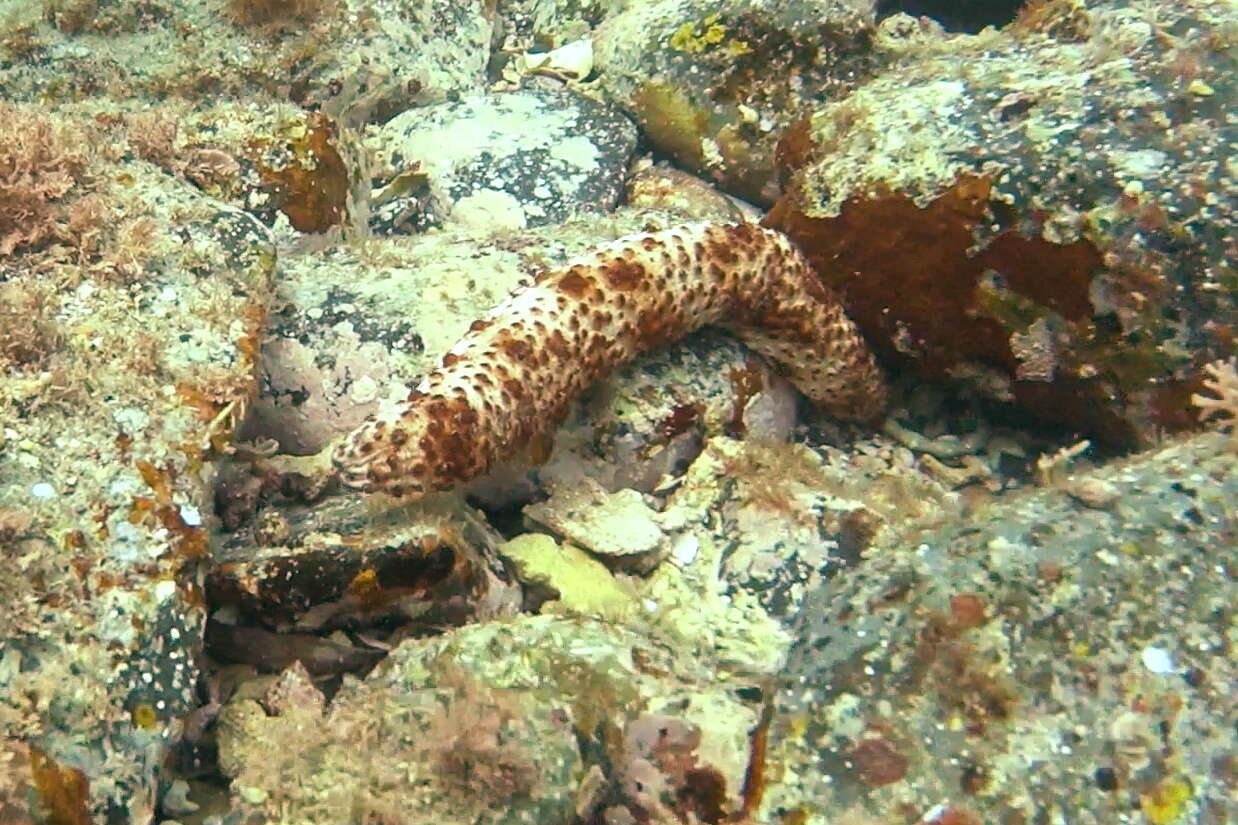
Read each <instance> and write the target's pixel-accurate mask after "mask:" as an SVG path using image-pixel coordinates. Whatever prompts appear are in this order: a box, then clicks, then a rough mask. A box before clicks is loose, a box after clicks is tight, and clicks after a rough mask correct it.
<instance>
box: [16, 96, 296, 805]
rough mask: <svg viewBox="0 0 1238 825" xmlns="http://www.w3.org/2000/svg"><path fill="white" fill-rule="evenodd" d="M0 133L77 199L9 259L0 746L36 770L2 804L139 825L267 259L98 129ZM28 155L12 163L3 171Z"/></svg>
mask: <svg viewBox="0 0 1238 825" xmlns="http://www.w3.org/2000/svg"><path fill="white" fill-rule="evenodd" d="M47 119H51V120H53V121H56V122H57V123H58V125H54V126H53V127H52V128H49V129H45V126H46V124H45V123H43V121H44V120H47ZM41 124H42V125H41ZM4 128H7V129H10V130H15V131H17V132H20V133H22V134H23V135H25V136H26V138H27V139H34V140H40V141H44V143H42V144H41V145H40V146H39V147H38V148H39V150H40V151H42V152H45V153H46V157H44V158H43V159H42V160H39V161H37V162H36V163H35V168H36V169H39V168H42V169H43V170H45V171H44V173H43V175H44V176H43V177H41V178H40V177H38V176H37V175H36V176H35V177H34V182H35V183H36V184H38V185H43V186H54V185H55V184H56V181H57V180H60V181H61V182H62V183H64V182H66V181H67V186H65V187H64V188H63V189H62V190H61V193H60V195H54V196H52V197H49V198H48V199H46V200H45V201H44V203H43V206H44V210H43V211H41V212H38V213H31V214H32V215H33V217H34V218H35V219H36V220H40V221H43V222H44V223H45V224H46V227H45V228H46V229H47V232H46V233H43V234H42V235H40V233H36V232H29V233H23V234H22V237H23V239H24V240H23V244H22V245H21V247H20V248H17V249H14V250H10V251H9V252H6V253H5V254H4V255H3V256H2V257H0V273H2V274H0V287H2V288H3V289H2V292H3V299H0V300H3V301H4V311H3V312H4V317H3V324H2V325H0V344H3V346H0V350H2V351H0V433H2V435H0V740H4V739H9V738H16V739H20V740H22V741H23V742H24V743H26V746H28V747H26V748H25V749H26V750H28V755H29V759H28V760H27V761H25V762H24V763H22V764H24V767H23V766H22V764H17V763H12V764H6V766H5V767H4V769H3V770H0V799H6V800H8V799H14V800H18V799H20V800H30V802H29V804H31V805H35V806H36V807H35V808H33V809H32V810H38V807H37V805H38V804H39V802H38V801H37V800H41V801H42V804H44V805H46V806H50V809H51V810H52V811H53V818H55V819H56V820H57V821H65V822H86V821H90V820H89V819H88V817H90V816H94V817H97V821H105V820H107V819H111V820H114V821H130V822H146V821H149V820H150V817H151V816H152V815H153V811H154V806H155V793H156V787H157V779H158V776H159V772H160V771H161V769H162V768H161V764H162V761H161V754H162V753H163V752H164V749H165V748H166V747H167V746H168V744H169V742H170V741H171V740H172V739H173V738H174V737H175V736H176V734H177V732H178V730H179V725H180V722H179V717H181V716H182V715H183V714H185V713H186V712H187V711H188V710H189V709H190V708H191V707H193V706H194V705H195V703H196V700H197V697H196V694H195V688H196V683H197V679H198V674H199V650H200V645H201V634H202V624H203V620H204V618H205V609H204V603H203V596H202V588H201V578H200V577H201V567H202V565H203V564H204V561H205V559H206V558H207V556H208V535H207V531H208V529H209V526H210V525H209V520H210V515H211V512H212V507H213V504H212V495H211V484H212V480H213V477H214V469H213V464H212V459H213V458H214V456H215V455H216V451H217V450H219V449H221V448H222V447H223V446H224V445H226V444H227V443H228V441H229V439H230V437H231V434H232V431H233V429H234V427H235V426H236V423H237V421H238V420H239V418H240V417H241V414H242V412H243V410H244V407H245V404H246V403H247V401H248V399H249V398H251V397H252V395H253V393H254V391H255V389H256V385H255V380H254V372H255V368H256V363H255V359H256V357H257V354H258V344H257V341H258V334H259V330H260V328H261V326H262V324H263V322H264V318H265V314H266V308H267V303H268V299H269V295H270V287H271V272H272V269H273V267H274V262H275V256H274V253H273V249H272V246H271V244H270V242H269V240H268V237H267V233H266V232H265V231H264V229H263V228H262V226H261V225H260V224H258V223H257V222H256V221H255V220H254V219H253V218H251V217H249V216H247V215H245V214H244V213H242V212H239V211H238V210H235V209H232V208H230V207H227V206H225V205H223V204H221V203H219V202H218V201H215V200H212V199H211V198H209V197H206V196H204V195H203V194H202V193H201V192H199V191H197V190H196V189H194V188H193V187H191V186H189V185H187V184H186V183H185V182H184V181H180V180H177V179H174V178H172V177H170V176H168V175H165V174H163V173H162V172H160V171H158V170H157V169H155V168H154V167H153V166H151V165H149V164H146V163H143V162H140V161H120V160H119V159H120V158H122V157H123V155H124V152H125V151H126V149H127V147H126V145H125V143H124V142H123V140H124V139H123V136H120V135H116V134H106V133H104V132H102V131H101V130H99V129H98V128H97V121H95V119H94V118H92V117H89V116H86V115H78V114H74V113H72V112H61V113H55V114H49V113H46V112H44V111H42V110H40V109H38V108H37V107H33V106H20V107H14V108H12V109H10V110H9V111H7V112H6V121H5V124H4ZM64 128H71V129H72V130H73V131H72V133H74V134H77V135H79V142H77V143H75V144H73V145H72V146H71V147H69V148H67V149H66V148H65V147H61V146H59V144H58V143H56V141H55V140H54V139H49V135H54V134H57V133H61V130H62V129H64ZM30 151H31V149H30V147H29V146H28V145H24V144H23V143H22V142H21V141H17V140H11V139H10V138H9V137H7V136H6V137H5V138H4V141H3V148H2V149H0V152H4V153H5V155H6V164H7V163H8V162H9V161H11V160H12V159H13V158H14V157H15V156H16V157H20V158H23V159H19V160H18V161H17V162H16V163H15V164H13V165H11V166H8V168H10V169H12V168H17V169H21V168H23V167H22V163H23V162H27V161H30V158H31V155H30V154H29V152H30ZM61 151H67V152H69V155H70V156H71V157H73V158H75V160H74V161H73V162H71V163H68V164H67V165H66V166H65V167H64V168H63V169H61V170H58V171H56V172H55V173H54V174H53V172H52V171H50V170H51V168H52V167H51V166H50V165H43V166H40V164H45V163H50V160H49V159H48V158H50V157H56V156H57V154H58V153H59V152H61ZM23 152H26V153H27V154H25V155H23V154H22V153H23ZM61 175H63V177H57V176H61ZM18 177H20V175H18ZM17 188H18V187H16V186H15V184H14V180H13V178H7V179H6V181H5V183H4V184H3V186H0V200H7V199H8V198H11V197H13V195H14V193H15V191H16V190H17ZM53 194H54V193H53ZM62 196H63V201H62V200H60V198H61V197H62ZM11 227H12V225H11V224H10V225H8V228H10V229H11ZM12 307H24V308H25V309H24V310H23V312H22V313H21V315H20V316H19V315H16V314H9V313H8V312H7V310H9V309H10V308H12ZM14 333H20V336H21V338H22V346H13V344H14V343H15V338H14ZM23 783H34V784H37V785H38V787H39V788H40V789H41V790H40V791H39V793H38V795H32V796H26V795H25V794H23V793H21V790H20V788H21V786H22V784H23ZM19 794H21V795H19ZM16 821H26V820H24V819H21V818H20V817H19V818H18V819H17V820H16Z"/></svg>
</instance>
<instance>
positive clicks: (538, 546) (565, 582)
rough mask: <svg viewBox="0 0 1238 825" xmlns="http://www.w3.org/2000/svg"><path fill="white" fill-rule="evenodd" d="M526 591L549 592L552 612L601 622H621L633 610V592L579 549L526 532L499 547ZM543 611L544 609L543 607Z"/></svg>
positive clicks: (545, 608)
mask: <svg viewBox="0 0 1238 825" xmlns="http://www.w3.org/2000/svg"><path fill="white" fill-rule="evenodd" d="M499 553H500V554H501V555H502V556H503V558H505V559H508V560H509V561H510V562H511V563H512V565H513V566H514V567H515V568H516V575H517V576H518V577H519V578H520V581H521V582H522V583H523V584H524V585H525V586H526V587H529V588H534V589H540V590H548V591H549V592H550V594H551V597H552V598H554V599H555V600H556V603H555V605H554V608H555V610H556V611H557V610H563V611H566V612H567V613H570V614H578V615H582V616H594V617H597V618H602V619H622V618H623V617H624V616H625V615H627V614H628V613H631V612H633V611H634V610H635V598H634V591H633V589H632V588H631V587H624V586H623V585H621V584H620V583H619V582H618V581H616V579H615V576H614V574H612V573H611V572H610V570H608V569H607V568H606V566H605V565H604V564H602V563H601V562H600V561H598V560H597V559H595V558H593V557H592V556H590V555H589V554H588V553H586V552H585V551H583V550H581V549H580V548H578V547H573V546H572V545H570V544H560V543H559V542H557V541H555V540H554V539H553V538H552V537H550V536H547V535H545V534H542V533H525V534H523V535H519V536H517V537H516V538H514V539H512V540H511V541H508V542H504V543H503V544H502V545H500V546H499ZM542 610H547V607H546V606H542Z"/></svg>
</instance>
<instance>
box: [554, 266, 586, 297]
mask: <svg viewBox="0 0 1238 825" xmlns="http://www.w3.org/2000/svg"><path fill="white" fill-rule="evenodd" d="M589 286H590V282H589V279H588V278H586V277H585V276H583V275H581V274H580V273H579V272H578V271H577V270H576V268H575V267H573V268H572V269H569V270H568V272H567V274H566V275H564V276H563V277H562V278H560V279H559V291H560V292H563V293H565V294H567V295H571V296H572V297H573V298H579V297H581V296H582V295H584V294H585V291H586V290H588V289H589Z"/></svg>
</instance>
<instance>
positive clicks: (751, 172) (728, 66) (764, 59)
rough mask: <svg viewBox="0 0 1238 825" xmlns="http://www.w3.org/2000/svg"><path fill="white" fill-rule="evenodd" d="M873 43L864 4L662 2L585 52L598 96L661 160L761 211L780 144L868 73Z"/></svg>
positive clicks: (634, 12) (633, 13)
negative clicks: (811, 108)
mask: <svg viewBox="0 0 1238 825" xmlns="http://www.w3.org/2000/svg"><path fill="white" fill-rule="evenodd" d="M871 37H872V12H871V8H867V4H864V3H846V2H842V1H841V0H775V2H761V3H758V2H752V0H725V2H716V0H693V2H683V0H663V1H662V2H638V3H632V4H631V5H629V6H628V7H627V8H626V9H625V10H624V11H623V12H622V13H619V14H616V15H614V16H611V17H609V18H607V19H606V20H605V21H604V22H603V23H602V24H601V25H599V26H598V28H597V30H596V32H595V34H594V48H595V56H596V66H597V72H598V79H599V82H600V84H601V86H602V88H604V89H605V90H606V92H607V94H608V95H609V96H610V97H611V99H613V100H614V101H616V102H617V103H618V104H619V105H621V106H623V107H624V108H625V109H626V110H627V111H629V112H630V113H631V115H632V117H633V118H635V120H636V122H637V124H638V125H639V126H640V127H641V128H642V129H643V130H644V132H645V134H646V136H647V137H648V139H649V140H650V141H651V142H652V143H653V144H654V145H655V146H656V147H658V149H659V150H660V151H661V152H664V153H665V154H667V155H669V156H670V157H672V158H674V160H675V161H676V162H677V163H678V164H679V165H681V166H682V167H684V168H686V169H689V170H691V171H695V172H697V173H699V174H701V175H703V176H705V177H708V178H710V179H711V180H714V181H717V182H718V183H719V184H720V185H721V186H722V188H723V189H725V190H726V191H727V192H730V193H731V194H734V195H738V196H740V197H743V198H746V199H748V200H752V201H754V202H757V203H769V202H771V201H772V200H773V199H774V198H775V197H776V196H777V193H778V187H777V181H776V179H775V175H774V144H775V142H776V140H777V137H778V134H779V133H780V132H781V130H782V129H784V128H786V127H787V126H788V125H789V124H791V123H792V122H794V121H795V120H796V119H798V118H799V117H801V116H802V114H801V113H802V111H803V109H804V108H805V107H806V106H808V105H810V104H811V102H812V101H814V100H820V99H822V98H825V99H830V98H834V97H838V96H841V95H842V94H844V93H845V92H846V91H847V90H849V89H850V88H851V87H852V86H853V85H854V84H855V83H856V81H857V80H859V79H860V78H861V77H863V76H865V75H866V74H867V73H868V71H869V70H870V69H871V68H872V64H871V61H870V57H869V43H870V40H871Z"/></svg>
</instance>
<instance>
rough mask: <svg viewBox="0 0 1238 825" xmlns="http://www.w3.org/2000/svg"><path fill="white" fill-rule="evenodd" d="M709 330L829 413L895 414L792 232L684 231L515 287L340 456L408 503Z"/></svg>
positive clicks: (479, 469)
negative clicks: (608, 381)
mask: <svg viewBox="0 0 1238 825" xmlns="http://www.w3.org/2000/svg"><path fill="white" fill-rule="evenodd" d="M706 324H713V325H715V326H720V327H723V328H724V329H728V330H730V331H731V332H733V333H734V334H735V335H737V336H738V337H739V338H741V339H742V340H743V341H744V342H745V343H746V344H747V345H748V346H750V347H751V348H752V349H754V350H756V351H757V352H759V353H761V354H763V355H765V356H766V357H768V358H770V359H771V360H772V361H774V362H775V363H776V364H777V365H778V367H779V369H780V371H781V372H782V373H783V375H785V376H786V377H787V378H788V379H789V380H790V381H791V382H792V383H794V384H795V386H796V387H798V388H799V389H800V391H802V392H803V393H804V394H805V395H806V396H808V398H810V399H811V400H812V401H813V402H814V403H816V404H817V406H819V407H821V408H822V409H823V410H825V411H826V412H829V413H831V414H833V415H836V416H838V417H840V418H848V419H854V420H859V421H871V420H873V419H874V418H876V417H877V416H879V415H880V413H881V411H882V409H883V407H884V404H885V384H884V382H883V380H882V377H881V374H880V372H879V371H878V369H877V367H876V365H875V364H874V362H873V358H872V355H871V354H870V353H869V351H868V349H867V347H866V346H865V345H864V342H863V340H862V339H861V338H860V335H859V333H858V332H857V331H856V328H855V327H854V326H853V325H852V323H851V322H850V321H849V320H848V319H847V318H846V316H845V315H844V314H843V309H842V305H841V304H840V303H839V302H838V300H837V298H836V297H835V296H834V294H833V293H832V292H830V291H829V290H828V289H827V288H826V287H824V286H822V285H821V283H820V282H819V281H818V280H817V279H816V277H815V276H814V275H813V273H812V272H811V271H810V270H809V268H808V264H807V263H806V262H805V261H804V258H803V256H801V255H800V253H799V252H798V251H797V250H796V249H795V247H794V246H793V245H792V244H791V242H790V241H789V240H787V238H786V237H785V236H783V235H782V234H780V233H778V232H774V231H771V230H768V229H762V228H760V227H758V226H756V225H754V224H688V225H684V226H678V227H674V228H671V229H666V230H663V231H660V232H652V233H645V234H639V235H630V236H627V237H624V238H619V239H618V240H615V241H612V242H610V243H606V244H603V245H601V246H598V247H596V248H594V249H592V250H590V251H589V252H587V253H586V254H584V255H582V256H580V257H577V258H575V259H573V260H571V261H569V262H568V263H567V264H566V265H565V266H564V267H563V268H561V269H558V270H555V271H551V272H545V273H542V274H541V275H540V276H538V278H537V279H536V280H535V281H534V282H533V283H532V284H530V285H529V286H526V287H522V288H520V289H518V290H516V291H515V292H513V293H512V294H511V295H509V296H508V297H507V298H506V299H505V300H504V301H503V302H502V303H500V304H499V305H498V306H497V307H495V308H494V309H493V310H492V311H491V312H490V314H489V315H488V316H487V317H486V318H485V319H483V320H479V321H474V322H473V325H472V326H471V327H470V328H469V331H468V333H467V334H466V335H465V336H464V337H463V338H462V339H461V340H460V341H459V342H458V343H457V344H456V345H455V346H454V347H452V349H451V351H450V352H448V353H447V354H446V355H444V356H443V361H442V365H441V366H440V367H439V368H438V369H436V370H434V372H432V373H430V374H429V375H428V376H427V377H426V378H425V379H424V380H423V381H422V382H421V383H420V384H419V385H418V386H417V387H416V389H414V390H413V391H412V392H411V393H410V394H409V396H408V398H407V400H405V401H404V402H403V403H402V404H400V405H399V406H398V408H397V409H396V410H395V412H394V414H393V415H389V416H385V417H382V418H375V417H371V418H370V419H368V420H367V421H366V422H365V423H363V424H362V425H361V426H360V427H358V428H357V429H356V430H354V431H353V432H352V433H351V434H349V435H348V437H347V438H346V439H345V440H344V441H343V442H342V443H341V444H340V446H339V447H338V448H336V450H335V452H334V454H333V456H332V460H333V462H334V464H335V467H336V469H337V470H338V472H339V474H340V477H341V479H342V480H343V481H344V483H345V484H347V485H349V486H351V487H357V488H361V489H365V490H381V491H383V492H385V493H388V494H390V495H393V496H397V497H406V498H414V497H417V496H420V495H423V494H424V493H427V492H430V491H432V490H442V489H447V488H449V487H453V486H455V485H457V484H459V483H461V482H463V481H467V480H469V479H471V478H473V477H474V476H477V475H480V474H482V473H484V472H486V471H487V470H488V469H489V468H490V467H491V466H492V465H493V464H494V463H495V462H497V461H499V460H501V459H504V458H507V457H509V456H511V455H512V454H513V453H515V452H516V451H517V450H518V449H519V448H520V447H522V446H523V445H525V444H527V443H528V442H529V441H530V439H532V438H534V437H535V436H538V435H541V434H544V433H547V432H548V431H550V430H551V429H553V428H555V427H557V426H558V424H559V422H560V421H561V419H562V417H563V415H564V414H565V413H566V411H567V408H568V405H569V404H570V403H571V401H572V399H573V398H575V397H576V395H577V394H578V393H580V391H581V390H583V389H584V388H585V387H587V386H589V385H590V384H591V383H593V382H594V381H595V380H597V379H598V378H599V377H600V376H602V375H604V374H606V373H607V372H609V371H610V370H612V369H614V368H615V367H616V366H618V365H619V364H622V363H624V362H627V361H630V360H632V359H633V358H634V357H636V356H637V355H639V354H641V353H645V352H649V351H650V350H654V349H657V348H659V347H662V346H665V345H666V344H668V343H671V342H673V341H676V340H678V339H679V338H682V337H683V336H685V335H687V334H688V333H690V332H692V331H693V330H696V329H698V328H700V327H702V326H705V325H706Z"/></svg>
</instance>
